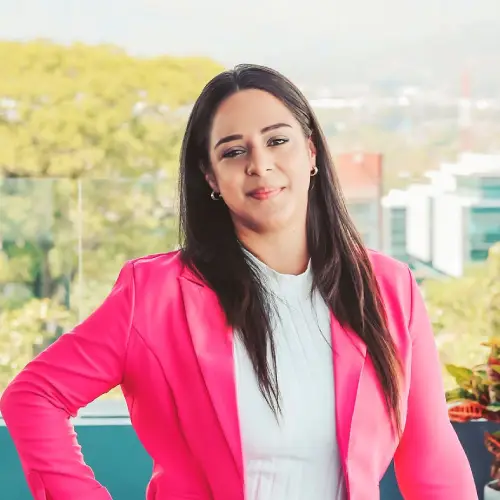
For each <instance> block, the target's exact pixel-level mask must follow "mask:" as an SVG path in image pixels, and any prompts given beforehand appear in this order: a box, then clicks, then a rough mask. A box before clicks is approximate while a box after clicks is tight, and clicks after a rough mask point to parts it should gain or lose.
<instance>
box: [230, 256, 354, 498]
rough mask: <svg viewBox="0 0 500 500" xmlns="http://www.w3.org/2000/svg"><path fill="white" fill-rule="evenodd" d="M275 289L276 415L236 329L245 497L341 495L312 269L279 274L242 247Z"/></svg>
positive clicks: (327, 345)
mask: <svg viewBox="0 0 500 500" xmlns="http://www.w3.org/2000/svg"><path fill="white" fill-rule="evenodd" d="M248 255H249V258H250V259H251V260H252V261H253V262H254V263H255V264H256V266H257V267H258V269H259V270H260V271H261V272H262V274H263V278H264V281H265V283H266V286H267V287H268V290H269V291H270V292H271V293H272V294H273V295H274V300H275V309H276V314H273V317H272V318H271V319H272V324H273V335H274V339H275V343H276V363H277V373H278V383H279V388H280V392H281V398H282V399H281V408H282V416H279V417H278V421H277V420H276V418H275V416H274V415H273V413H272V412H271V410H270V408H269V407H268V405H267V403H266V401H265V400H264V398H263V396H262V394H261V392H260V390H259V386H258V383H257V379H256V377H255V374H254V371H253V368H252V364H251V361H250V359H249V357H248V355H247V352H246V349H245V347H244V345H243V343H242V342H241V340H240V339H239V336H238V335H235V342H234V359H235V373H236V388H237V402H238V411H239V420H240V430H241V439H242V450H243V462H244V472H245V500H345V498H346V494H345V484H344V479H343V473H342V467H341V465H340V459H339V452H338V446H337V438H336V428H335V397H334V384H333V356H332V349H331V334H330V313H329V309H328V307H327V305H326V304H325V302H324V301H323V299H322V298H321V296H320V294H319V293H318V292H316V291H315V292H314V293H313V294H312V296H311V284H312V271H311V269H310V266H309V267H308V269H307V270H306V272H305V273H303V274H301V275H299V276H294V275H284V274H279V273H277V272H275V271H273V270H272V269H270V268H269V267H267V266H266V265H265V264H263V263H262V262H260V261H259V260H257V259H256V258H255V257H254V256H253V255H251V254H249V253H248Z"/></svg>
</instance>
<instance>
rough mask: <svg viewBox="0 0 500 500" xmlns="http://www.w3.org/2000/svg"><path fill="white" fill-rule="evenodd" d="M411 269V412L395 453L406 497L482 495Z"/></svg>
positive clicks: (441, 499)
mask: <svg viewBox="0 0 500 500" xmlns="http://www.w3.org/2000/svg"><path fill="white" fill-rule="evenodd" d="M409 274H410V290H411V292H410V293H411V317H410V323H409V330H410V335H411V337H412V361H411V372H410V373H411V374H410V377H411V378H410V389H409V396H408V415H407V419H406V424H405V428H404V431H403V435H402V438H401V441H400V444H399V446H398V449H397V451H396V454H395V456H394V465H395V470H396V477H397V480H398V484H399V488H400V491H401V493H402V495H403V498H404V499H405V500H422V499H425V500H448V499H450V498H453V499H454V500H477V498H478V496H477V492H476V488H475V485H474V479H473V476H472V472H471V469H470V465H469V462H468V460H467V457H466V455H465V452H464V450H463V448H462V445H461V444H460V441H459V440H458V437H457V434H456V432H455V430H454V429H453V427H452V425H451V422H450V419H449V417H448V407H447V404H446V399H445V391H444V387H443V382H442V374H441V364H440V362H439V357H438V352H437V348H436V345H435V341H434V335H433V332H432V328H431V324H430V321H429V317H428V314H427V311H426V308H425V305H424V301H423V298H422V295H421V293H420V290H419V288H418V285H417V283H416V281H415V279H414V278H413V275H412V274H411V272H409Z"/></svg>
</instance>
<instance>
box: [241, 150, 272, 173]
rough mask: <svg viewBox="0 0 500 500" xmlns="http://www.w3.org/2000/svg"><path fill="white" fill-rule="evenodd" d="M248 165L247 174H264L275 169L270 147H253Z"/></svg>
mask: <svg viewBox="0 0 500 500" xmlns="http://www.w3.org/2000/svg"><path fill="white" fill-rule="evenodd" d="M249 160H250V161H249V162H248V165H247V171H246V173H247V175H258V176H263V175H266V174H267V173H268V172H271V171H272V170H274V159H273V156H272V154H271V153H270V151H269V149H268V148H266V147H264V146H257V147H254V148H252V151H251V155H250V158H249Z"/></svg>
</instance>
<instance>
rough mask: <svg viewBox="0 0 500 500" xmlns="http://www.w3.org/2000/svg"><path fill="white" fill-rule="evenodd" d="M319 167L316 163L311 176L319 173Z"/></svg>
mask: <svg viewBox="0 0 500 500" xmlns="http://www.w3.org/2000/svg"><path fill="white" fill-rule="evenodd" d="M318 171H319V169H318V167H317V166H316V165H314V167H313V168H312V170H311V177H314V176H315V175H316V174H317V173H318Z"/></svg>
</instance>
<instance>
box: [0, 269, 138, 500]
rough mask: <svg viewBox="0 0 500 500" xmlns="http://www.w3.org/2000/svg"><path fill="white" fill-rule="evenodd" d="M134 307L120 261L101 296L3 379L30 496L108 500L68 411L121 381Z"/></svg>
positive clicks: (5, 411)
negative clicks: (7, 379)
mask: <svg viewBox="0 0 500 500" xmlns="http://www.w3.org/2000/svg"><path fill="white" fill-rule="evenodd" d="M133 313H134V269H133V264H132V263H127V264H126V265H125V266H124V267H123V268H122V270H121V272H120V275H119V276H118V279H117V281H116V283H115V285H114V287H113V289H112V291H111V293H110V294H109V295H108V297H107V298H106V300H105V301H104V302H103V303H102V305H101V306H100V307H99V308H98V309H97V310H96V311H95V312H94V313H93V314H92V315H91V316H89V317H88V318H87V319H86V320H85V321H84V322H83V323H81V324H80V325H78V326H77V327H76V328H74V329H73V330H72V331H71V332H69V333H66V334H64V335H62V336H61V337H60V338H59V339H58V340H57V341H56V342H54V343H53V344H52V345H51V346H50V347H48V348H47V349H46V350H44V351H43V352H42V353H40V354H39V355H38V356H37V357H36V358H34V359H33V360H32V361H31V362H30V363H29V364H28V365H27V366H26V367H25V368H24V369H23V370H22V371H21V372H20V373H19V374H18V375H17V376H16V377H15V378H14V380H13V381H12V382H11V383H10V385H9V386H8V387H7V389H6V390H5V392H4V393H3V396H2V398H1V400H0V411H1V413H2V416H3V418H4V420H5V423H6V425H7V428H8V430H9V432H10V435H11V437H12V440H13V441H14V445H15V446H16V449H17V451H18V453H19V457H20V459H21V464H22V466H23V469H24V473H25V475H26V479H27V482H28V485H29V487H30V490H31V492H32V494H33V496H34V498H35V500H47V499H50V500H109V499H110V498H111V496H110V494H109V493H108V491H107V490H106V489H105V488H104V487H103V486H102V485H100V484H99V483H98V482H97V481H96V479H95V478H94V474H93V472H92V470H91V469H90V467H88V466H87V465H86V464H85V462H84V460H83V456H82V453H81V450H80V446H79V445H78V442H77V439H76V434H75V431H74V429H73V426H72V424H71V422H70V417H74V416H76V414H77V412H78V410H79V409H80V408H82V407H84V406H86V405H87V404H88V403H90V402H91V401H93V400H94V399H96V398H97V397H98V396H100V395H101V394H104V393H106V392H108V391H109V390H110V389H112V388H113V387H116V386H117V385H119V384H120V383H121V381H122V377H123V372H124V365H125V360H126V355H127V346H128V340H129V335H130V331H131V328H132V318H133Z"/></svg>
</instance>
